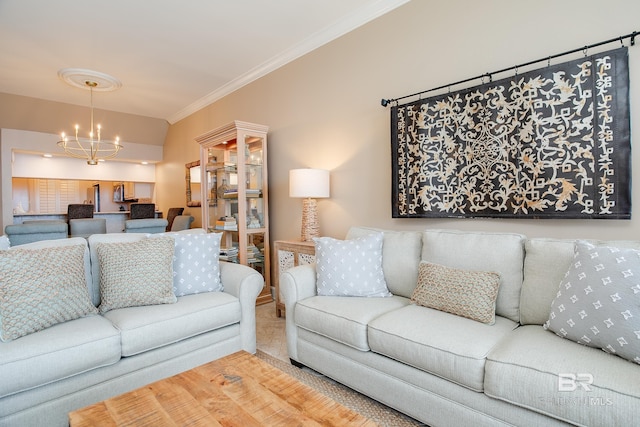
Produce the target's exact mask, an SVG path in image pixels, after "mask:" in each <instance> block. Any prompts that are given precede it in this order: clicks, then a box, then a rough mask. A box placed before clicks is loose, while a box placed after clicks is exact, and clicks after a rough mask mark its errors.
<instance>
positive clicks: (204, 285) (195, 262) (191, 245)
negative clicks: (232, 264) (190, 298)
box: [171, 233, 223, 297]
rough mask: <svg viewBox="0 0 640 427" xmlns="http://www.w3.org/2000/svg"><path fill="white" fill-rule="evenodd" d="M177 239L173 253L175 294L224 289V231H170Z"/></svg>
mask: <svg viewBox="0 0 640 427" xmlns="http://www.w3.org/2000/svg"><path fill="white" fill-rule="evenodd" d="M171 235H172V236H173V237H174V238H175V241H176V247H175V254H174V256H173V292H174V293H175V295H176V296H179V297H181V296H184V295H191V294H197V293H200V292H219V291H222V290H223V287H222V282H221V281H220V239H221V238H222V233H208V234H181V233H172V234H171Z"/></svg>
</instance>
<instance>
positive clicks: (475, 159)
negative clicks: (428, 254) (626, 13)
mask: <svg viewBox="0 0 640 427" xmlns="http://www.w3.org/2000/svg"><path fill="white" fill-rule="evenodd" d="M391 123H392V126H391V127H392V129H391V134H392V138H391V139H392V158H393V160H392V161H393V165H392V169H393V172H392V177H393V178H392V179H393V183H392V184H393V191H392V193H393V194H392V197H393V208H392V210H393V217H394V218H416V217H500V218H609V219H629V218H630V217H631V143H630V124H629V69H628V57H627V48H626V47H622V48H620V49H615V50H612V51H608V52H603V53H600V54H596V55H592V56H589V57H586V56H585V57H584V58H581V59H578V60H574V61H570V62H565V63H563V64H559V65H555V66H548V67H545V68H541V69H538V70H534V71H530V72H526V73H523V74H517V73H516V75H515V76H512V77H509V78H505V79H502V80H497V81H494V82H486V83H483V84H481V85H478V86H475V87H471V88H467V89H464V90H460V91H457V92H451V93H446V94H443V95H438V96H433V97H430V98H427V99H420V100H418V101H414V102H410V103H406V104H403V105H396V106H393V107H392V109H391Z"/></svg>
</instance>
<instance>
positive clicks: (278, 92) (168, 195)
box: [157, 0, 640, 240]
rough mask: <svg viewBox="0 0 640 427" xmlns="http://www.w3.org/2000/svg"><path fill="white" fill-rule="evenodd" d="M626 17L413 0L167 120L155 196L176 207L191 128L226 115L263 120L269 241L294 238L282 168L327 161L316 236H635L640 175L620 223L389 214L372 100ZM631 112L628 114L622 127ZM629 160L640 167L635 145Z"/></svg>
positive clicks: (593, 10)
mask: <svg viewBox="0 0 640 427" xmlns="http://www.w3.org/2000/svg"><path fill="white" fill-rule="evenodd" d="M638 16H640V2H637V1H636V0H626V1H621V0H610V1H608V2H602V1H601V0H563V1H557V0H537V1H524V0H518V1H514V0H485V1H468V0H447V1H427V0H414V1H412V2H410V3H408V4H407V5H405V6H402V7H400V8H398V9H396V10H395V11H393V12H391V13H389V14H387V15H385V16H383V17H381V18H379V19H377V20H376V21H374V22H372V23H369V24H367V25H365V26H363V27H361V28H359V29H357V30H355V31H353V32H351V33H349V34H347V35H345V36H343V37H342V38H340V39H338V40H336V41H334V42H332V43H330V44H328V45H326V46H324V47H322V48H320V49H318V50H316V51H314V52H312V53H310V54H308V55H306V56H304V57H302V58H300V59H298V60H296V61H294V62H292V63H290V64H288V65H286V66H284V67H282V68H280V69H279V70H277V71H275V72H273V73H271V74H270V75H268V76H266V77H263V78H262V79H260V80H258V81H256V82H254V83H252V84H251V85H248V86H246V87H244V88H243V89H241V90H238V91H237V92H235V93H233V94H231V95H229V96H227V97H226V98H224V99H222V100H221V101H219V102H216V103H214V104H213V105H210V106H208V107H206V108H204V109H202V110H200V111H199V112H197V113H195V114H193V115H191V116H189V117H187V118H185V119H183V120H182V121H180V122H178V123H176V124H175V125H171V126H170V127H169V130H168V133H167V139H166V142H165V147H164V159H165V162H164V163H163V164H161V165H160V166H159V167H158V169H157V183H158V185H157V188H158V201H159V203H160V205H161V207H162V209H164V210H166V209H167V208H168V207H169V206H174V205H175V206H183V205H184V179H183V175H184V163H187V162H190V161H193V160H197V159H198V158H199V152H198V146H197V144H196V143H195V142H194V138H195V137H196V136H198V135H200V134H201V133H204V132H206V131H208V130H210V129H213V128H215V127H218V126H220V125H223V124H225V123H227V122H229V121H231V120H236V119H237V120H244V121H249V122H255V123H260V124H265V125H268V126H269V127H270V131H269V136H268V138H269V152H268V153H269V164H268V167H269V179H270V182H269V195H270V203H269V206H270V221H271V239H272V240H278V239H295V238H297V237H298V236H299V228H300V215H301V201H300V200H298V199H290V198H289V197H288V171H289V170H290V169H293V168H300V167H316V168H327V169H330V170H331V180H332V181H331V198H330V199H326V200H321V201H320V202H319V210H320V222H321V233H322V234H323V235H328V236H334V237H343V236H344V234H345V233H346V231H347V229H348V228H349V227H350V226H351V225H366V226H375V227H382V228H393V229H421V228H426V227H438V228H455V229H471V230H491V231H495V230H500V231H513V232H521V233H525V234H527V235H530V236H548V237H584V238H631V237H635V238H640V233H639V232H638V230H640V224H639V221H640V219H639V218H638V215H637V213H638V209H637V206H638V203H640V197H639V191H640V190H639V188H640V185H634V186H633V199H634V201H635V206H636V207H635V208H634V215H633V216H634V219H633V220H631V221H615V220H600V221H596V220H497V219H493V220H492V219H475V220H470V219H468V220H464V219H450V220H447V219H441V220H434V219H392V218H391V154H390V136H389V135H390V120H389V110H388V109H385V108H383V107H381V106H380V99H381V98H396V97H399V96H403V95H406V94H409V93H414V92H417V91H420V90H424V89H429V88H432V87H436V86H440V85H443V84H447V83H450V82H454V81H458V80H461V79H465V78H468V77H472V76H476V75H480V74H483V73H486V72H489V71H494V70H498V69H501V68H505V67H509V66H512V65H516V64H519V63H524V62H527V61H530V60H533V59H537V58H541V57H546V56H549V55H553V54H556V53H560V52H563V51H566V50H569V49H573V48H577V47H580V46H584V45H586V44H592V43H597V42H599V41H602V40H606V39H610V38H614V37H617V36H619V35H624V34H628V33H631V32H632V31H634V30H640V28H638V20H637V17H638ZM638 42H640V38H639V40H638ZM625 43H626V44H628V41H626V42H625ZM618 46H619V43H617V44H613V45H611V46H609V47H607V48H615V47H618ZM639 49H640V48H638V47H632V48H630V50H629V53H630V68H631V109H632V111H633V110H635V106H636V105H640V84H636V83H638V82H640V50H639ZM563 60H564V59H563ZM563 60H558V62H561V61H563ZM496 78H499V76H498V77H496ZM639 121H640V116H638V115H635V116H633V117H632V129H633V130H635V129H640V122H639ZM634 133H635V132H634ZM633 167H634V168H635V170H636V171H639V170H640V160H639V157H638V152H637V150H634V151H633ZM636 176H638V174H636ZM192 210H195V209H192ZM198 221H199V214H198Z"/></svg>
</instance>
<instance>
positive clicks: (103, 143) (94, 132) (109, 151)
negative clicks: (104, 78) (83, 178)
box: [58, 70, 123, 165]
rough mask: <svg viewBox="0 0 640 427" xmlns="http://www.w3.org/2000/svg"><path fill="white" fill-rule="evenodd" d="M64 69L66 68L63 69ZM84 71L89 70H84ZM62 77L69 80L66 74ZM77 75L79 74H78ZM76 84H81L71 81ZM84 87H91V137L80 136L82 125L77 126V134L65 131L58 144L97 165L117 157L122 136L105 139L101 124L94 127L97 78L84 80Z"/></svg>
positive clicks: (69, 152) (65, 150) (74, 155)
mask: <svg viewBox="0 0 640 427" xmlns="http://www.w3.org/2000/svg"><path fill="white" fill-rule="evenodd" d="M63 71H64V70H63ZM82 71H84V72H86V71H88V70H82ZM59 74H60V75H61V77H62V78H64V79H65V80H67V78H66V76H65V77H63V76H62V74H61V73H59ZM76 77H77V75H76ZM67 82H68V83H70V84H73V85H74V86H80V85H79V84H78V83H79V82H77V81H74V82H70V81H69V80H68V81H67ZM83 83H84V87H85V88H88V89H89V92H90V110H91V120H90V128H89V137H88V138H83V137H80V136H78V132H79V130H80V126H79V125H76V126H75V136H73V137H71V136H69V135H66V134H65V133H64V132H63V133H62V134H61V137H62V139H61V140H60V141H58V146H59V147H61V148H62V149H63V150H64V152H65V153H66V154H67V155H68V156H71V157H75V158H78V159H86V160H87V164H88V165H97V164H98V162H99V161H102V160H106V159H111V158H113V157H115V156H116V155H117V154H118V152H119V151H120V150H122V148H123V147H122V145H120V138H118V137H116V139H115V140H114V141H108V140H103V139H102V135H101V130H102V129H101V126H100V125H99V124H98V125H96V126H95V127H94V122H93V90H94V89H96V88H97V87H98V82H97V81H95V80H91V79H87V80H84V81H83Z"/></svg>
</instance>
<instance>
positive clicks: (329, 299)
mask: <svg viewBox="0 0 640 427" xmlns="http://www.w3.org/2000/svg"><path fill="white" fill-rule="evenodd" d="M408 304H409V300H408V299H407V298H404V297H398V296H393V297H390V298H352V297H333V296H314V297H311V298H306V299H304V300H302V301H299V302H298V303H297V304H296V309H295V313H294V315H295V320H294V321H295V323H296V325H297V326H299V327H300V328H303V329H307V330H309V331H311V332H315V333H317V334H320V335H323V336H325V337H327V338H331V339H333V340H335V341H338V342H340V343H342V344H345V345H348V346H350V347H353V348H355V349H358V350H361V351H369V342H368V338H367V325H368V324H369V322H370V321H371V320H373V319H375V318H376V317H378V316H380V315H382V314H384V313H387V312H389V311H392V310H396V309H398V308H401V307H404V306H406V305H408Z"/></svg>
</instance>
